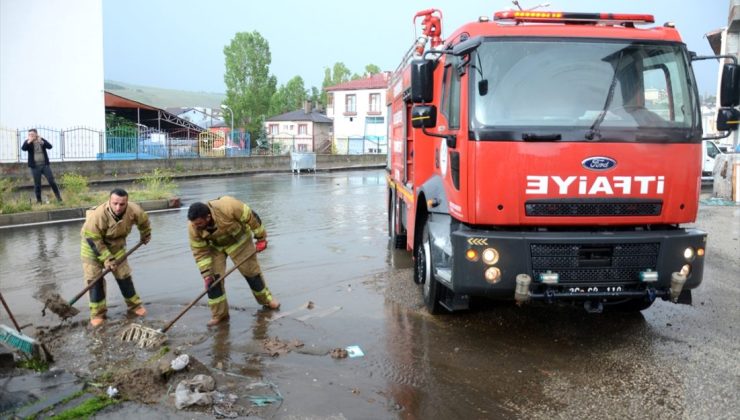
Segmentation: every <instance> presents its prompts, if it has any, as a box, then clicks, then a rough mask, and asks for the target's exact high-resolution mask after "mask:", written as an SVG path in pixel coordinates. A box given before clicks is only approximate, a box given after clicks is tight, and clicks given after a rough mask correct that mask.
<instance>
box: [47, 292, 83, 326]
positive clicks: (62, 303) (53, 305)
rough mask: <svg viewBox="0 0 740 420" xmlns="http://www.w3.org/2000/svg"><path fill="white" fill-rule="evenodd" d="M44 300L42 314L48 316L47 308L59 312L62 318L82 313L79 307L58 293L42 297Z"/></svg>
mask: <svg viewBox="0 0 740 420" xmlns="http://www.w3.org/2000/svg"><path fill="white" fill-rule="evenodd" d="M42 300H43V302H44V309H42V310H41V315H42V316H46V310H47V309H48V310H50V311H51V312H53V313H55V314H57V315H58V316H59V317H60V318H62V320H66V319H67V318H72V317H73V316H75V315H77V314H79V313H80V310H79V309H77V308H75V307H74V306H72V305H70V304H69V303H67V301H66V300H64V298H62V297H61V296H59V294H58V293H50V294H48V295H46V296H44V297H42Z"/></svg>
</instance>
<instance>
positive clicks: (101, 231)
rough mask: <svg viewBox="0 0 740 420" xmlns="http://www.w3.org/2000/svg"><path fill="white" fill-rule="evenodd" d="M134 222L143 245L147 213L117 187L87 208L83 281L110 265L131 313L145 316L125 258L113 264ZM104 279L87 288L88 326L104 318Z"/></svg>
mask: <svg viewBox="0 0 740 420" xmlns="http://www.w3.org/2000/svg"><path fill="white" fill-rule="evenodd" d="M134 225H136V227H137V228H138V230H139V235H140V238H141V241H142V242H143V243H144V244H147V243H149V241H150V240H151V237H152V235H151V232H152V229H151V226H150V225H149V216H147V214H146V212H144V210H142V208H141V207H140V206H139V205H138V204H136V203H130V202H129V201H128V193H127V192H126V191H125V190H123V189H120V188H116V189H114V190H113V191H111V193H110V196H109V197H108V201H107V202H106V203H103V204H101V205H99V206H97V207H94V208H92V209H90V210H88V211H87V214H86V217H85V224H84V225H83V226H82V232H81V234H82V244H81V251H80V255H81V257H82V271H83V274H84V277H85V283H86V284H89V283H90V282H91V281H93V280H94V279H96V278H97V277H98V276H99V275H100V274H101V273H102V272H103V269H108V268H110V270H111V272H113V276H114V277H115V278H116V282H117V283H118V287H119V288H120V289H121V294H122V295H123V298H124V299H125V301H126V306H127V307H128V311H129V312H130V313H134V314H136V315H138V316H144V315H146V309H145V308H144V306H143V305H142V304H141V298H139V295H137V294H136V290H135V289H134V282H133V280H131V267H129V264H128V261H123V262H119V263H116V260H117V259H120V258H121V257H122V256H123V255H124V254H125V253H126V237H127V236H128V235H129V233H131V228H132V227H133V226H134ZM105 289H106V287H105V281H103V280H101V281H99V282H98V283H97V284H96V285H95V286H94V287H93V288H92V289H90V325H92V326H94V327H97V326H99V325H101V324H102V323H103V321H104V320H105V318H106V312H107V306H106V302H105V292H106V290H105Z"/></svg>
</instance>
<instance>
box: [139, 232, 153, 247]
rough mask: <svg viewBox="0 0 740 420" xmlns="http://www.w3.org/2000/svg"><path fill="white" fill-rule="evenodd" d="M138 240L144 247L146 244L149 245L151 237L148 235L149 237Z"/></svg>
mask: <svg viewBox="0 0 740 420" xmlns="http://www.w3.org/2000/svg"><path fill="white" fill-rule="evenodd" d="M140 240H141V243H143V244H144V245H146V244H148V243H149V241H151V240H152V235H151V234H149V235H146V236H142V237H141V239H140Z"/></svg>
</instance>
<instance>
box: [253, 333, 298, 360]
mask: <svg viewBox="0 0 740 420" xmlns="http://www.w3.org/2000/svg"><path fill="white" fill-rule="evenodd" d="M300 347H303V342H302V341H300V340H292V341H280V339H279V338H278V337H270V338H267V339H265V340H262V348H263V349H264V351H265V353H267V354H269V355H270V356H272V357H278V356H280V355H282V354H285V353H288V352H289V351H291V350H294V349H297V348H300Z"/></svg>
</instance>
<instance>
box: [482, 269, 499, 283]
mask: <svg viewBox="0 0 740 420" xmlns="http://www.w3.org/2000/svg"><path fill="white" fill-rule="evenodd" d="M483 276H485V278H486V281H487V282H489V283H491V284H496V283H498V282H499V280H501V270H499V268H498V267H488V268H486V271H485V272H484V273H483Z"/></svg>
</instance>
